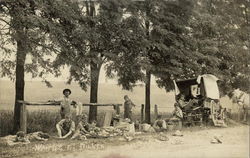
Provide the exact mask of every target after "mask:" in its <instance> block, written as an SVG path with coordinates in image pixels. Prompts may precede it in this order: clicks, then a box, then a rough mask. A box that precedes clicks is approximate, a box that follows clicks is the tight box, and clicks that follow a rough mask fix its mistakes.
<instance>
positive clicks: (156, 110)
mask: <svg viewBox="0 0 250 158" xmlns="http://www.w3.org/2000/svg"><path fill="white" fill-rule="evenodd" d="M154 112H155V113H154V115H155V119H157V116H158V106H157V105H156V104H155V110H154Z"/></svg>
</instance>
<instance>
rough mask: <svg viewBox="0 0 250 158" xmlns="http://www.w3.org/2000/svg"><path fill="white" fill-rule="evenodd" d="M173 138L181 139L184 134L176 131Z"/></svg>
mask: <svg viewBox="0 0 250 158" xmlns="http://www.w3.org/2000/svg"><path fill="white" fill-rule="evenodd" d="M173 136H180V137H182V136H183V134H182V133H181V131H179V130H177V131H175V133H174V134H173Z"/></svg>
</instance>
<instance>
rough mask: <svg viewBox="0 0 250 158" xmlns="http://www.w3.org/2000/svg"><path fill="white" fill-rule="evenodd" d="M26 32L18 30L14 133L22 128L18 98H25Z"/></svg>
mask: <svg viewBox="0 0 250 158" xmlns="http://www.w3.org/2000/svg"><path fill="white" fill-rule="evenodd" d="M25 46H26V43H25V33H24V29H23V28H19V30H17V54H16V85H15V90H16V96H15V107H14V126H13V133H16V132H17V131H18V130H19V129H20V113H21V108H20V107H21V104H20V103H18V102H17V100H24V84H25V83H24V64H25V58H26V49H25Z"/></svg>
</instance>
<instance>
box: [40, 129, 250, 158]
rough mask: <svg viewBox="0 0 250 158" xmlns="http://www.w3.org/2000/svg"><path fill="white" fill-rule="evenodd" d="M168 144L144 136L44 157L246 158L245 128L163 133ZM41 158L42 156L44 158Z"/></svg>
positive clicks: (247, 134)
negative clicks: (216, 138)
mask: <svg viewBox="0 0 250 158" xmlns="http://www.w3.org/2000/svg"><path fill="white" fill-rule="evenodd" d="M164 134H165V135H166V136H167V137H168V138H169V140H168V141H160V140H158V139H157V135H154V136H149V135H147V136H144V137H142V138H140V140H132V141H131V142H128V143H125V144H123V145H118V146H113V145H112V146H104V148H103V149H100V150H99V149H97V150H93V149H92V150H84V151H83V152H79V151H78V152H70V153H69V152H68V153H64V154H56V155H46V157H47V156H49V157H53V158H60V157H64V158H71V157H74V158H83V157H86V158H92V157H93V158H96V157H99V158H155V157H157V158H163V157H164V158H165V157H169V158H174V157H178V158H179V157H185V158H195V157H197V158H211V157H213V158H214V157H218V158H224V157H225V158H236V157H237V158H248V157H249V126H236V127H228V128H215V129H208V130H204V129H203V130H198V131H197V130H196V131H189V130H185V131H184V132H183V135H184V136H183V137H176V136H172V135H171V134H170V133H164ZM214 136H217V137H219V138H220V140H221V141H222V143H221V144H212V143H211V139H212V138H213V137H214ZM44 156H45V155H44Z"/></svg>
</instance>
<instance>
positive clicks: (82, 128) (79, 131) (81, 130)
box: [71, 115, 90, 140]
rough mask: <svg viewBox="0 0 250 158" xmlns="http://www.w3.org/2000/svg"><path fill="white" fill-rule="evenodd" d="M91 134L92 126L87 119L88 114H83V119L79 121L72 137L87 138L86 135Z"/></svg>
mask: <svg viewBox="0 0 250 158" xmlns="http://www.w3.org/2000/svg"><path fill="white" fill-rule="evenodd" d="M89 134H90V126H89V124H88V121H87V116H86V115H82V116H81V120H80V121H79V123H78V125H77V127H76V132H75V133H74V135H73V136H72V137H71V139H81V140H86V139H87V138H86V135H89Z"/></svg>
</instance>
